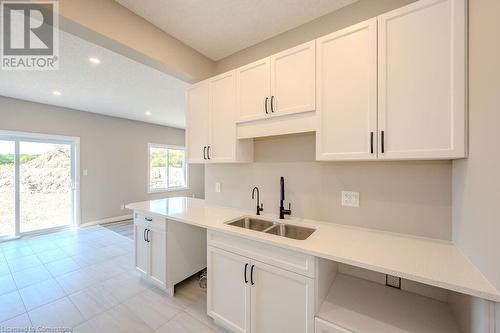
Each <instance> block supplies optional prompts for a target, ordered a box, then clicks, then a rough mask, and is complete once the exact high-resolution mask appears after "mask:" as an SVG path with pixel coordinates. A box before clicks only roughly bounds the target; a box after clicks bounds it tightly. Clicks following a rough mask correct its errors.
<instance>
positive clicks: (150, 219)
mask: <svg viewBox="0 0 500 333" xmlns="http://www.w3.org/2000/svg"><path fill="white" fill-rule="evenodd" d="M134 223H135V224H139V225H143V226H146V227H148V228H155V229H158V230H167V220H166V219H164V218H159V217H154V216H152V215H147V214H142V213H134Z"/></svg>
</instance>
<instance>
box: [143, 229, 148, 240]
mask: <svg viewBox="0 0 500 333" xmlns="http://www.w3.org/2000/svg"><path fill="white" fill-rule="evenodd" d="M146 230H148V229H144V232H143V233H142V239H144V241H145V242H147V240H146Z"/></svg>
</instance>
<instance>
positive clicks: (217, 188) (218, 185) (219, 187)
mask: <svg viewBox="0 0 500 333" xmlns="http://www.w3.org/2000/svg"><path fill="white" fill-rule="evenodd" d="M215 192H217V193H220V192H221V185H220V183H215Z"/></svg>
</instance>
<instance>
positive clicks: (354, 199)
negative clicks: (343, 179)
mask: <svg viewBox="0 0 500 333" xmlns="http://www.w3.org/2000/svg"><path fill="white" fill-rule="evenodd" d="M342 206H347V207H359V192H350V191H342Z"/></svg>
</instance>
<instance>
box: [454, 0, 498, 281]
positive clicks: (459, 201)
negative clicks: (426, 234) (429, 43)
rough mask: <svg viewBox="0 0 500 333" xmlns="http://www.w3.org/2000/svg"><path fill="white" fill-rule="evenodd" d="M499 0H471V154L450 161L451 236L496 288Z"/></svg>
mask: <svg viewBox="0 0 500 333" xmlns="http://www.w3.org/2000/svg"><path fill="white" fill-rule="evenodd" d="M499 13H500V1H498V0H471V1H469V141H470V142H469V150H470V153H469V158H468V159H467V160H463V161H457V162H454V163H453V239H454V241H455V242H456V244H458V246H459V247H460V248H461V249H462V251H463V252H464V253H465V254H466V255H467V256H468V257H469V258H470V259H471V260H472V261H473V262H474V263H475V264H476V265H477V266H478V267H479V268H480V270H481V271H482V272H483V274H484V275H485V276H486V277H487V278H488V279H489V280H490V281H491V282H492V283H493V285H494V286H495V287H496V288H497V289H499V290H500V214H499V211H498V207H499V204H500V148H499V142H500V130H499V125H500V43H499V42H498V32H499V31H500V21H499V20H498V14H499Z"/></svg>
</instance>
